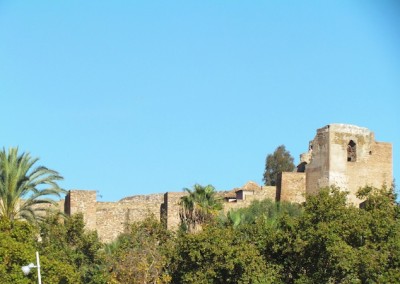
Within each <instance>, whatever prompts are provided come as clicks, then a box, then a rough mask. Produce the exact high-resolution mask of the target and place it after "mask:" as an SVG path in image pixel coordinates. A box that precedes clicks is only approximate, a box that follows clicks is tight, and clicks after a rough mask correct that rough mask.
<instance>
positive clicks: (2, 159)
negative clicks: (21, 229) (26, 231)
mask: <svg viewBox="0 0 400 284" xmlns="http://www.w3.org/2000/svg"><path fill="white" fill-rule="evenodd" d="M38 160H39V159H38V158H32V157H31V156H30V154H29V153H22V154H18V148H10V149H9V150H8V152H7V151H6V150H5V149H4V148H3V150H2V151H1V152H0V200H1V202H0V216H1V217H2V218H6V219H9V220H11V221H13V220H15V219H25V220H28V221H35V220H37V219H39V218H41V216H40V215H39V214H38V212H40V211H44V210H45V207H43V206H40V205H43V204H55V201H54V200H52V199H50V198H49V197H51V196H60V194H61V193H63V192H64V191H63V190H62V189H61V188H60V187H59V186H58V184H57V181H59V180H61V179H62V177H61V176H60V174H59V173H58V172H56V171H54V170H51V169H48V168H46V167H44V166H38V167H36V168H33V167H34V164H35V163H36V162H37V161H38Z"/></svg>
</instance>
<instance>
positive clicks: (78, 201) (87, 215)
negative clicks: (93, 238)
mask: <svg viewBox="0 0 400 284" xmlns="http://www.w3.org/2000/svg"><path fill="white" fill-rule="evenodd" d="M64 211H65V213H66V214H68V215H73V214H76V213H80V212H81V213H83V220H84V222H85V228H86V229H88V230H96V229H97V226H96V219H97V218H96V191H94V190H70V191H69V192H68V194H67V196H66V197H65V209H64Z"/></svg>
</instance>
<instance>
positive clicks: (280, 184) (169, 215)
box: [59, 124, 393, 242]
mask: <svg viewBox="0 0 400 284" xmlns="http://www.w3.org/2000/svg"><path fill="white" fill-rule="evenodd" d="M392 163H393V162H392V145H391V144H390V143H384V142H376V141H375V136H374V133H373V132H372V131H370V130H369V129H367V128H363V127H359V126H355V125H349V124H330V125H327V126H325V127H323V128H320V129H318V130H317V134H316V136H315V138H314V139H313V140H312V141H311V142H310V143H309V149H308V152H306V153H304V154H302V155H300V164H299V166H298V167H297V172H283V173H281V174H280V175H279V176H278V179H277V186H276V187H273V186H259V185H257V184H256V183H254V182H248V183H247V184H245V185H244V186H242V187H241V188H235V189H233V190H230V191H225V192H219V194H220V196H221V198H223V200H224V201H225V203H224V213H227V212H228V211H229V210H231V209H237V208H242V207H246V206H248V205H250V203H251V202H252V201H253V200H263V199H266V198H269V199H272V200H276V201H288V202H297V203H302V202H304V201H306V198H307V196H308V195H310V194H316V193H317V192H318V191H319V189H320V188H321V187H325V186H331V185H335V186H338V187H340V188H341V189H342V190H346V191H349V196H348V201H349V204H354V205H358V204H360V203H361V202H362V200H359V199H358V198H357V197H356V193H357V190H358V189H359V188H360V187H363V186H366V185H371V186H374V187H382V185H387V186H391V183H392V179H393V173H392ZM185 194H187V193H185V192H166V193H162V194H161V193H160V194H149V195H137V196H131V197H127V198H124V199H122V200H120V201H118V202H98V201H97V200H96V191H93V190H70V191H69V193H68V194H67V196H66V197H65V201H64V202H62V201H60V203H59V204H60V205H61V206H62V204H63V203H64V211H65V213H66V214H68V215H72V214H75V213H78V212H81V213H83V216H84V221H85V225H86V228H87V229H88V230H97V232H98V234H99V237H100V239H101V240H102V241H103V242H111V241H113V240H115V238H116V237H117V236H118V235H119V234H121V233H123V232H125V231H126V230H127V228H128V227H129V225H130V224H132V223H133V222H136V221H142V220H144V219H145V218H146V217H147V216H149V215H153V216H154V217H156V218H157V219H158V220H160V221H161V222H162V223H163V224H164V225H165V226H166V228H168V229H170V230H176V229H177V228H178V226H179V222H180V219H179V201H180V199H181V197H182V196H184V195H185Z"/></svg>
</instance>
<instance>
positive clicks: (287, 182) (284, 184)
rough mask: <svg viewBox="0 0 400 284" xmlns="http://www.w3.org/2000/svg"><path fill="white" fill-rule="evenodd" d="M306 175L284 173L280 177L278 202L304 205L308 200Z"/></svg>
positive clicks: (277, 192)
mask: <svg viewBox="0 0 400 284" xmlns="http://www.w3.org/2000/svg"><path fill="white" fill-rule="evenodd" d="M305 195H306V174H305V173H298V172H283V173H281V174H279V175H278V179H277V185H276V201H286V202H295V203H302V202H304V201H305V200H306V198H305V197H306V196H305Z"/></svg>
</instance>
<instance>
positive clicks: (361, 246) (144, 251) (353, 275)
mask: <svg viewBox="0 0 400 284" xmlns="http://www.w3.org/2000/svg"><path fill="white" fill-rule="evenodd" d="M37 160H38V159H37V158H32V157H31V156H30V155H29V153H22V154H18V149H17V148H11V149H9V150H8V152H7V151H6V150H5V149H3V151H0V283H2V284H3V283H13V284H28V283H35V282H37V280H38V279H37V274H36V271H34V272H32V273H30V274H28V275H24V274H23V273H22V270H21V267H22V266H24V265H27V264H29V263H33V262H36V261H35V252H36V251H38V252H39V254H40V264H41V272H42V280H43V283H51V284H53V283H59V284H68V283H74V284H75V283H85V284H86V283H89V284H106V283H108V284H118V283H121V284H122V283H123V284H129V283H400V223H399V216H400V214H399V213H400V211H399V206H398V204H397V202H396V197H395V195H394V188H390V189H389V188H382V189H376V188H371V187H365V188H363V189H361V190H360V191H359V193H358V197H359V198H360V199H362V200H365V202H363V204H362V206H361V208H356V207H353V206H351V205H349V204H347V203H346V200H347V198H346V193H345V192H343V191H340V190H339V189H337V188H325V189H321V190H320V192H319V193H318V194H317V195H315V196H308V197H307V201H306V202H305V203H304V204H302V205H299V204H289V203H275V202H273V201H270V200H264V201H257V202H254V203H253V204H252V205H251V206H250V207H248V208H242V209H239V210H235V211H230V212H229V213H228V215H227V216H224V215H223V214H221V211H222V210H221V209H222V203H221V200H220V199H219V197H218V195H217V194H216V191H215V189H214V187H212V186H211V185H208V186H204V187H203V186H200V185H195V186H194V188H193V189H185V191H186V192H187V195H186V196H185V197H183V198H182V199H181V201H180V208H181V209H180V212H179V214H180V218H181V226H180V228H179V230H178V231H176V232H175V231H174V232H172V231H168V230H166V229H165V226H164V225H163V224H161V223H160V222H158V221H157V220H156V219H155V218H154V217H151V216H149V217H148V218H147V219H146V220H144V221H142V222H137V223H134V224H133V225H131V226H129V227H128V228H127V232H126V233H124V234H122V235H120V236H119V237H118V238H117V239H116V240H115V241H114V242H113V243H111V244H102V243H101V242H100V240H99V238H98V236H97V233H96V232H87V231H85V230H84V222H83V216H82V215H73V216H64V215H62V214H61V213H60V212H58V213H57V212H43V210H44V208H46V206H47V208H51V206H49V205H51V204H53V203H54V201H53V200H54V199H52V198H49V197H51V196H59V195H60V194H62V193H64V192H65V191H64V190H63V189H62V188H60V187H59V186H58V184H57V182H58V181H59V180H61V179H62V177H61V176H60V175H59V174H58V172H56V171H54V170H51V169H48V168H46V167H43V166H38V167H36V168H34V165H35V163H36V162H37ZM288 160H289V161H288ZM282 161H288V163H285V164H287V165H288V166H289V167H291V161H290V156H289V155H287V153H286V151H285V149H284V147H280V148H278V149H277V151H276V153H274V155H270V156H268V157H267V161H266V162H267V163H266V172H265V178H264V179H265V182H267V183H271V184H273V183H274V177H275V176H276V173H277V172H278V171H281V170H282V168H281V167H280V165H281V164H282ZM277 166H279V167H277ZM43 213H46V214H43ZM33 269H37V268H33Z"/></svg>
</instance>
